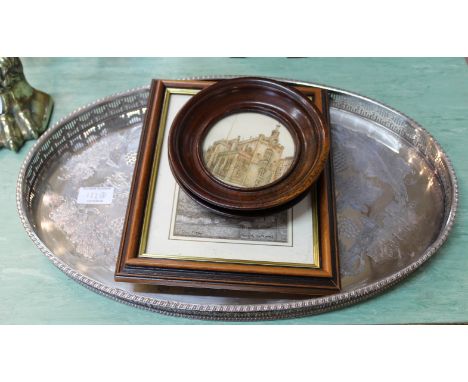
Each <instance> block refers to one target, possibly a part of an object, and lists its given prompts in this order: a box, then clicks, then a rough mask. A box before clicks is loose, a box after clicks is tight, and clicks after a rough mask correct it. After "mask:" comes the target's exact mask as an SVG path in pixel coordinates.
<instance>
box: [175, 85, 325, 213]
mask: <svg viewBox="0 0 468 382" xmlns="http://www.w3.org/2000/svg"><path fill="white" fill-rule="evenodd" d="M245 113H249V114H255V115H259V116H262V117H261V118H263V119H265V116H266V117H268V118H270V119H272V120H273V121H274V122H275V123H277V125H276V127H274V129H273V130H272V131H271V135H270V136H266V135H265V134H261V135H262V137H261V138H260V134H259V135H258V138H255V137H254V140H255V139H261V140H262V142H263V143H264V144H265V145H266V144H271V145H272V146H271V147H273V148H274V149H275V150H276V149H278V150H279V151H278V152H283V150H284V145H282V144H281V143H282V142H280V141H279V137H280V132H281V131H282V134H283V136H288V134H289V138H288V137H286V138H287V139H288V141H289V142H293V143H292V144H293V149H294V154H293V155H292V156H290V157H288V158H287V166H289V167H288V168H287V169H286V170H284V168H285V167H286V165H285V163H286V162H284V160H285V158H279V159H278V161H274V162H272V163H270V162H271V161H272V160H270V159H262V158H263V157H260V154H259V153H256V155H257V157H256V158H257V159H258V158H260V159H258V163H269V164H268V166H269V167H266V165H265V164H263V165H262V164H260V165H257V164H256V165H255V166H257V167H255V166H254V165H253V164H252V163H253V159H252V160H251V161H250V162H249V164H248V166H247V165H245V163H246V162H244V167H242V168H243V170H244V173H246V174H248V175H249V176H250V174H257V175H256V178H255V175H252V176H250V178H249V181H250V180H253V179H256V180H257V183H258V179H259V176H260V175H258V174H259V173H260V170H259V169H260V168H261V167H260V166H264V167H263V169H266V168H268V171H269V172H268V175H269V176H271V179H272V180H271V181H269V182H267V183H265V184H263V183H262V184H260V185H258V186H257V185H256V186H252V184H247V185H245V186H244V185H243V186H240V185H239V184H235V183H230V182H227V181H226V180H224V179H221V178H220V177H219V176H218V175H216V173H215V169H211V168H209V167H208V165H207V163H206V162H205V159H204V158H206V157H204V155H208V154H206V152H207V151H205V154H204V151H203V147H204V146H203V145H204V142H205V139H207V135H208V134H209V133H210V131H211V129H214V128H215V127H216V126H218V122H220V121H223V120H224V119H226V118H228V117H233V116H236V115H240V114H245ZM259 118H260V117H259ZM232 124H234V123H232ZM284 129H286V130H284ZM231 131H232V127H231V130H230V132H231ZM286 131H287V132H286ZM251 138H252V137H250V138H249V139H251ZM286 138H284V139H286ZM221 141H222V142H223V144H224V145H225V147H229V149H231V148H232V147H233V146H235V145H237V144H238V143H239V142H241V143H242V142H247V139H246V140H244V141H240V136H238V138H237V142H236V139H235V138H229V139H228V138H226V139H225V140H224V139H223V140H219V141H217V142H221ZM217 142H216V144H218V143H217ZM265 142H267V143H265ZM242 144H243V145H245V144H244V143H242ZM212 147H214V146H210V149H211V148H212ZM329 147H330V137H329V132H328V128H327V127H326V126H325V122H324V120H323V118H322V117H321V115H320V113H319V112H318V110H317V109H316V107H315V106H314V104H313V103H312V101H311V100H309V99H308V98H307V97H306V96H305V95H303V94H302V93H300V92H299V91H298V90H296V89H293V88H291V87H289V86H286V85H284V84H282V83H279V82H276V81H272V80H267V79H263V78H255V77H248V78H235V79H231V80H224V81H220V82H218V83H216V84H214V85H212V86H210V87H208V88H206V89H205V90H202V91H201V92H200V93H198V94H197V95H195V96H193V97H192V98H191V99H190V100H189V101H188V102H187V103H186V104H185V105H184V107H183V108H182V109H181V110H180V111H179V113H178V114H177V116H176V117H175V119H174V122H173V123H172V126H171V130H170V132H169V163H170V166H171V170H172V172H173V174H174V177H175V179H176V181H177V182H178V183H179V185H180V186H181V187H182V188H183V189H184V190H186V191H187V192H188V194H189V195H190V196H191V197H193V198H194V199H196V200H198V201H199V202H201V203H202V204H204V205H206V206H208V207H211V208H212V209H215V210H218V211H220V212H223V213H227V214H234V215H243V214H250V213H252V214H255V213H269V212H272V211H275V210H278V209H281V208H285V207H290V206H291V205H292V204H293V203H295V202H297V201H299V200H300V199H301V197H302V196H303V195H305V194H306V192H307V191H308V190H309V189H310V187H311V186H312V185H313V183H314V182H315V180H316V179H317V178H318V176H319V175H320V173H321V172H322V170H323V168H324V166H325V162H326V160H327V157H328V153H329ZM247 149H249V150H250V151H248V153H252V148H251V147H247ZM213 150H215V149H213ZM256 150H257V149H255V151H253V153H255V152H256ZM267 150H268V149H265V151H267ZM270 151H272V150H271V149H270ZM253 153H252V154H251V155H252V158H253V155H254V154H253ZM264 154H265V152H264ZM269 154H270V155H271V153H269ZM242 155H244V154H242ZM265 155H266V154H265ZM275 155H276V154H275ZM239 156H240V154H239V155H238V156H237V157H236V158H238V157H239ZM275 158H278V157H277V156H276V157H275ZM236 160H237V159H236ZM261 160H263V162H261ZM225 161H226V159H225V160H224V161H223V162H222V163H224V162H225ZM280 161H283V162H281V163H282V165H283V167H282V170H283V173H282V174H281V175H280V176H278V174H279V173H281V171H279V170H278V168H277V167H278V166H279V163H280ZM274 165H275V166H277V167H276V168H275V167H273V166H274ZM237 168H239V167H237ZM254 171H257V172H254ZM263 171H264V172H265V171H266V170H263ZM239 172H240V170H238V171H237V174H239ZM244 173H242V176H244V178H246V177H247V175H244ZM273 173H274V175H275V176H278V178H274V177H273V175H272V174H273Z"/></svg>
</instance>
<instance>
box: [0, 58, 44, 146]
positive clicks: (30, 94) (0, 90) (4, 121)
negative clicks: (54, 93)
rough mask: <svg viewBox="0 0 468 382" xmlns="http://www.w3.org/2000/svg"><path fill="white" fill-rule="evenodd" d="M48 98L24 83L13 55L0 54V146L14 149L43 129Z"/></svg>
mask: <svg viewBox="0 0 468 382" xmlns="http://www.w3.org/2000/svg"><path fill="white" fill-rule="evenodd" d="M52 108H53V100H52V97H51V96H50V95H48V94H46V93H44V92H42V91H39V90H36V89H34V88H33V87H32V86H31V85H29V84H28V82H27V81H26V78H25V76H24V73H23V65H22V64H21V60H20V59H19V58H17V57H0V149H1V148H2V147H6V148H8V149H10V150H14V151H18V150H19V149H20V148H21V146H23V144H24V142H25V141H26V140H29V139H37V138H38V137H39V136H40V135H41V134H42V133H43V132H44V131H45V130H46V128H47V125H48V123H49V119H50V115H51V113H52Z"/></svg>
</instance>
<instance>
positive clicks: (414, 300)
mask: <svg viewBox="0 0 468 382" xmlns="http://www.w3.org/2000/svg"><path fill="white" fill-rule="evenodd" d="M23 64H24V69H25V72H26V76H27V78H28V80H29V82H30V83H31V84H32V85H33V86H34V87H37V88H39V89H41V90H44V91H46V92H48V93H49V94H51V95H52V96H53V97H54V100H55V109H54V113H53V116H52V123H55V122H56V121H57V120H58V119H60V118H62V117H63V116H65V115H67V114H68V113H70V112H72V111H73V110H75V109H76V108H77V107H79V106H82V105H85V104H87V103H89V102H92V101H94V100H96V99H98V98H101V97H105V96H107V95H110V94H112V93H115V92H120V91H124V90H127V89H130V88H133V87H139V86H143V85H146V84H149V81H150V79H151V78H181V77H187V76H198V75H221V74H253V75H264V76H278V77H287V78H293V79H297V80H307V81H313V82H318V83H323V84H327V85H332V86H336V87H340V88H344V89H348V90H351V91H355V92H357V93H361V94H363V95H366V96H369V97H371V98H375V99H377V100H379V101H382V102H384V103H386V104H388V105H391V106H393V107H395V108H396V109H398V110H400V111H402V112H404V113H405V114H407V115H409V116H411V117H412V118H413V119H415V120H416V121H418V122H419V123H421V124H422V125H423V126H424V127H425V128H426V129H427V130H429V131H430V132H431V134H433V135H434V136H435V138H436V139H437V140H438V141H439V142H440V144H441V145H442V147H443V148H444V149H445V151H446V152H447V154H448V155H449V157H450V158H451V159H452V162H453V165H454V167H455V170H456V173H457V175H458V180H459V186H460V205H459V212H458V216H457V221H456V224H455V227H454V230H453V231H452V233H451V235H450V237H449V239H448V241H447V242H446V244H445V245H444V246H443V248H442V249H441V250H440V251H439V253H438V254H437V255H436V256H435V257H434V258H433V260H431V261H430V262H429V263H428V264H426V265H425V266H424V267H423V268H422V270H421V271H419V272H417V273H416V274H415V275H413V276H412V277H410V278H409V279H408V280H406V281H404V282H403V283H401V284H399V285H398V286H396V287H395V288H393V289H391V290H389V291H388V292H386V293H385V294H382V295H380V296H378V297H375V298H372V299H370V300H368V301H366V302H363V303H360V304H357V305H354V306H351V307H348V308H345V309H341V310H338V311H335V312H330V313H326V314H321V315H317V316H312V317H305V318H301V319H294V320H279V321H271V322H270V323H277V324H314V323H316V324H319V323H320V324H338V323H340V324H342V323H344V324H346V323H454V322H468V272H467V271H468V256H467V253H466V252H467V248H468V220H467V218H468V211H467V207H468V200H467V198H466V197H465V195H464V194H465V193H464V190H465V189H466V186H467V181H468V155H467V152H468V138H467V133H468V129H467V127H468V118H467V117H468V65H467V64H466V62H465V61H464V60H463V59H461V58H450V59H432V58H427V59H424V58H418V59H305V58H304V59H286V58H279V59H240V58H235V59H228V58H221V59H217V58H209V59H188V58H187V59H162V58H161V59H133V58H132V59H127V58H122V59H120V58H118V59H109V58H108V59H84V58H80V59H73V58H53V59H52V58H50V59H44V58H43V59H26V58H25V59H23ZM31 146H32V142H28V143H27V144H26V145H25V146H24V147H23V148H22V149H21V151H20V152H19V153H18V154H15V153H13V152H10V151H8V150H0V323H2V324H6V323H10V324H187V323H191V324H194V323H202V324H203V323H209V322H207V321H197V320H190V319H181V318H174V317H168V316H164V315H161V314H156V313H152V312H147V311H144V310H140V309H136V308H132V307H129V306H126V305H124V304H122V303H119V302H115V301H112V300H110V299H107V298H105V297H102V296H99V295H97V294H96V293H93V292H91V291H89V290H87V289H85V288H84V287H82V286H80V285H78V284H77V283H76V282H74V281H72V280H70V279H69V278H67V277H66V276H65V275H64V274H63V273H62V272H60V271H59V270H58V269H56V268H55V267H54V266H53V265H52V264H51V263H50V261H49V260H47V258H46V257H45V256H43V255H42V254H41V252H40V251H39V250H38V249H36V247H35V246H34V245H33V243H32V242H31V240H30V239H29V238H28V236H27V235H26V233H25V231H24V230H23V227H22V225H21V223H20V221H19V218H18V215H17V212H16V204H15V203H16V202H15V187H16V179H17V175H18V172H19V169H20V166H21V163H22V161H23V159H24V157H25V156H26V153H27V151H28V150H29V149H30V148H31Z"/></svg>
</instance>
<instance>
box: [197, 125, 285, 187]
mask: <svg viewBox="0 0 468 382" xmlns="http://www.w3.org/2000/svg"><path fill="white" fill-rule="evenodd" d="M279 127H280V126H276V128H275V129H274V130H272V131H271V134H270V136H269V137H268V136H265V135H264V134H260V135H258V136H257V137H250V138H247V139H242V140H241V137H240V136H238V137H237V138H234V139H221V140H218V141H215V142H213V144H211V146H210V147H209V148H208V149H207V150H206V151H205V152H204V160H205V164H206V166H207V168H208V169H209V170H210V172H211V173H212V175H214V176H215V177H216V178H217V179H219V180H221V181H223V182H225V183H228V184H232V185H235V186H239V187H245V188H247V187H260V186H263V185H266V184H269V183H271V182H273V181H275V180H276V179H278V178H280V177H281V176H282V175H283V174H284V173H285V172H286V171H287V170H288V169H289V167H290V166H291V164H292V161H293V157H285V158H283V157H282V156H283V151H284V146H283V145H281V144H280V143H279V135H280V131H279Z"/></svg>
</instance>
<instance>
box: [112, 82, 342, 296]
mask: <svg viewBox="0 0 468 382" xmlns="http://www.w3.org/2000/svg"><path fill="white" fill-rule="evenodd" d="M213 84H214V82H212V81H162V80H154V81H153V83H152V89H151V96H150V100H149V104H148V109H147V114H146V121H145V124H144V127H143V131H142V136H141V142H140V149H139V153H138V158H137V162H136V167H135V173H134V178H133V183H132V188H131V192H130V197H129V205H128V209H127V215H126V221H125V225H124V231H123V235H122V242H121V247H120V253H119V258H118V261H117V266H116V273H115V278H116V280H117V281H126V282H140V283H150V284H156V285H166V286H182V287H195V288H212V289H224V290H244V291H249V292H270V293H288V294H298V295H299V294H310V295H321V294H329V293H333V292H335V291H337V290H338V289H339V287H340V283H339V272H338V251H337V245H336V227H335V216H334V201H333V189H332V185H333V184H332V178H331V173H330V164H329V162H327V164H326V166H325V170H324V171H323V172H322V173H321V175H320V177H319V179H318V181H317V182H316V183H315V185H314V186H313V187H312V188H311V189H310V190H308V192H307V195H306V196H304V197H302V199H301V200H300V201H299V202H297V203H296V204H294V205H293V206H292V207H290V208H286V209H281V210H278V211H275V212H272V213H268V214H251V215H241V216H236V215H229V214H222V213H219V211H215V210H212V209H210V208H207V206H205V205H204V204H203V203H200V201H199V199H197V197H196V196H194V195H193V194H191V192H190V190H189V189H186V188H184V187H183V185H180V184H179V183H178V182H177V181H176V179H175V178H174V176H173V173H172V171H171V163H170V157H169V155H168V150H169V144H170V143H169V130H170V127H171V125H172V124H173V123H174V120H175V118H176V116H177V114H178V113H179V111H180V110H181V109H182V108H183V107H184V105H186V104H187V102H188V101H189V100H190V99H191V98H192V97H193V96H195V95H196V94H197V93H198V92H199V91H201V90H202V89H205V88H207V87H209V86H212V85H213ZM300 91H301V92H302V93H303V94H305V95H306V96H307V97H309V98H310V99H311V100H313V102H314V104H315V105H316V107H317V109H318V110H320V111H321V112H322V111H325V110H326V102H327V99H326V94H325V92H324V91H322V90H320V89H317V88H302V87H301V88H300ZM324 116H325V117H324V118H325V119H326V118H327V114H326V112H324ZM246 126H251V127H250V128H246ZM288 134H290V133H289V130H288V129H287V128H286V127H284V126H283V125H282V124H281V122H278V120H275V119H274V118H271V117H269V116H266V115H265V114H256V113H252V112H243V113H237V114H235V113H234V114H231V115H229V116H226V117H225V118H223V119H220V120H219V121H218V122H217V123H216V124H213V125H212V127H211V128H210V129H209V131H208V133H207V134H206V135H205V136H204V137H203V138H204V139H203V145H202V148H201V150H200V151H201V155H202V160H203V161H204V165H205V166H206V169H207V171H211V172H212V176H214V177H219V180H220V181H221V182H224V183H226V184H230V183H234V184H235V185H236V186H237V187H243V186H245V187H249V188H255V187H262V186H264V185H265V184H266V183H268V182H274V181H275V179H274V178H275V176H276V178H277V179H278V178H280V177H281V176H282V174H285V173H286V172H287V171H288V165H289V166H290V165H291V164H290V163H289V164H288V161H291V162H292V160H293V159H292V158H293V157H294V155H295V150H296V147H295V140H294V139H293V137H292V136H291V135H289V136H288ZM226 145H229V147H230V150H229V152H233V151H235V150H238V152H240V153H241V155H238V156H237V158H239V157H240V156H242V157H244V156H248V155H250V157H252V154H257V153H258V154H260V156H261V157H262V158H268V159H269V160H270V162H269V163H275V164H276V167H275V168H274V169H273V170H272V171H271V172H270V173H269V174H265V173H261V172H259V171H258V162H256V163H257V168H255V165H254V163H250V164H244V165H243V162H239V161H238V162H236V163H234V159H233V157H232V156H231V157H229V156H227V155H225V154H224V155H222V153H223V152H224V153H225V152H226V150H224V151H223V150H222V148H223V147H225V146H226ZM254 147H255V149H254ZM220 161H221V162H220ZM251 162H253V161H251ZM220 163H222V164H220ZM239 172H240V173H239ZM237 173H239V174H237ZM242 177H243V180H241V178H242Z"/></svg>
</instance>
